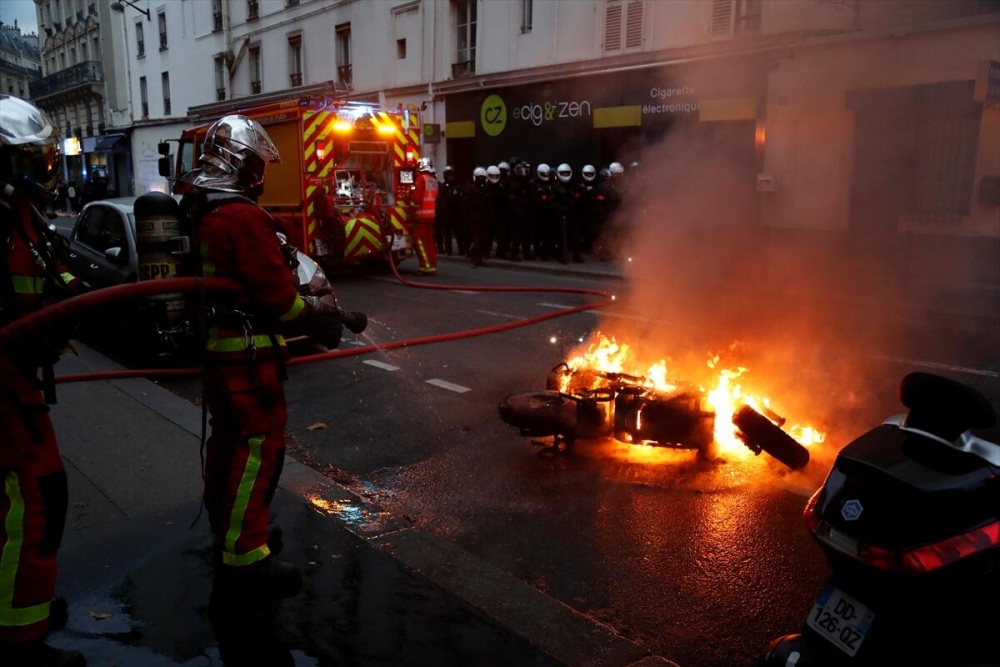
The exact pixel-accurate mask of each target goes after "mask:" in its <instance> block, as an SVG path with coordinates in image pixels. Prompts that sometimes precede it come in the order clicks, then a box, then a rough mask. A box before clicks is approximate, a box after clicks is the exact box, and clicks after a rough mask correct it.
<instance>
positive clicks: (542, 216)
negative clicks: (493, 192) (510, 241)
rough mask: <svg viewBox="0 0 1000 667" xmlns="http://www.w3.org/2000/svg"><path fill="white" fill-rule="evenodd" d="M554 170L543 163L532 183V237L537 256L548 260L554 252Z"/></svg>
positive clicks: (538, 167) (539, 166) (537, 169)
mask: <svg viewBox="0 0 1000 667" xmlns="http://www.w3.org/2000/svg"><path fill="white" fill-rule="evenodd" d="M551 179H552V169H551V168H550V167H549V165H547V164H545V163H544V162H542V163H541V164H539V165H538V166H537V167H535V179H534V181H532V190H533V191H534V197H533V198H532V220H531V235H532V237H533V238H534V241H535V254H536V255H538V258H539V259H542V260H547V259H548V258H549V255H550V254H551V253H552V252H553V248H552V229H551V228H552V215H553V213H552V202H551V201H550V199H551V197H552V183H551Z"/></svg>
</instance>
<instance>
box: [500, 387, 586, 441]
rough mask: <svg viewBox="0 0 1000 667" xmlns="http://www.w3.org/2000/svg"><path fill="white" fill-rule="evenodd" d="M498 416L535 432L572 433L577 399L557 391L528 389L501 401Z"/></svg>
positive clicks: (520, 427)
mask: <svg viewBox="0 0 1000 667" xmlns="http://www.w3.org/2000/svg"><path fill="white" fill-rule="evenodd" d="M499 412H500V419H502V420H503V421H504V422H505V423H507V424H510V425H511V426H515V427H517V428H519V429H521V430H522V431H524V432H525V433H526V434H529V435H535V436H548V435H573V434H574V432H575V431H576V402H575V401H572V400H570V399H568V398H566V397H565V396H563V395H561V394H560V393H559V392H556V391H527V392H524V393H521V394H513V395H511V396H508V397H507V398H505V399H503V400H502V401H500V406H499Z"/></svg>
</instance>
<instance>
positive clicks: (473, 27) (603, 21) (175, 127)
mask: <svg viewBox="0 0 1000 667" xmlns="http://www.w3.org/2000/svg"><path fill="white" fill-rule="evenodd" d="M136 4H137V6H138V7H139V8H140V9H143V10H147V11H149V12H150V19H148V20H147V18H146V17H145V16H143V15H141V14H140V13H138V12H136V11H134V10H128V14H127V16H128V18H127V20H126V29H127V32H128V44H129V48H130V49H131V50H132V52H133V53H136V54H138V53H142V55H137V56H136V58H135V59H134V60H133V61H132V66H131V77H130V85H131V98H132V100H133V115H134V117H135V120H136V124H137V126H139V127H142V125H143V124H147V125H148V127H147V129H146V130H143V131H142V132H141V133H140V131H139V130H137V131H136V134H135V135H134V136H135V138H136V141H137V142H138V143H137V144H136V147H135V151H134V152H135V155H136V160H137V162H136V173H137V174H139V175H140V178H139V180H141V181H142V182H141V183H140V182H137V186H136V187H137V190H140V191H142V190H145V189H150V188H154V187H155V188H157V189H161V188H165V187H166V182H165V181H163V180H162V179H159V177H158V176H157V175H156V174H155V171H154V169H155V163H156V158H157V157H158V156H157V154H156V153H155V144H156V143H157V142H158V141H160V140H164V139H170V138H176V137H177V136H178V135H179V134H180V130H181V129H183V127H186V126H188V125H189V124H190V123H189V121H187V120H186V118H187V116H188V113H189V110H190V109H191V108H195V109H196V111H197V107H199V106H202V105H207V104H210V103H214V102H218V101H222V100H242V101H244V102H245V103H246V105H248V106H249V105H252V104H254V103H255V101H256V100H259V99H261V98H262V97H271V98H273V97H274V96H275V95H279V96H280V95H288V96H289V97H293V96H295V95H298V94H302V93H303V92H305V91H308V90H313V89H314V88H310V87H311V86H317V85H318V84H322V83H324V82H338V83H342V84H345V85H347V86H348V87H349V89H350V91H351V93H350V96H351V98H352V99H354V100H361V101H370V102H372V103H377V104H380V105H383V106H386V107H391V108H397V107H403V108H407V109H410V110H412V111H416V112H419V118H420V121H421V123H423V124H424V125H425V129H426V130H431V132H425V137H427V138H431V137H433V140H432V141H430V142H428V143H427V145H426V146H425V154H429V155H431V156H432V157H433V158H434V159H435V163H436V164H438V165H443V164H445V163H449V164H452V165H454V166H455V167H456V168H457V169H458V170H459V173H468V172H470V171H471V169H472V168H473V167H474V166H476V165H487V164H491V163H496V162H499V161H500V160H504V159H510V158H511V157H513V156H518V157H521V158H524V159H527V160H529V161H531V162H532V163H535V164H537V163H539V162H548V163H550V164H552V165H553V166H554V165H555V164H558V163H560V162H569V163H570V164H571V165H572V166H573V167H574V168H576V169H579V168H580V167H581V166H582V165H583V164H585V163H592V164H595V165H597V166H603V165H606V164H607V163H608V162H610V161H611V160H618V161H622V162H625V163H628V162H630V161H632V160H639V161H640V162H641V161H643V160H644V159H645V158H646V157H649V156H651V155H653V154H654V153H653V151H652V149H653V148H655V147H656V146H658V145H661V144H662V143H663V142H664V141H665V140H666V139H667V138H669V137H678V136H684V137H689V138H691V142H690V143H692V144H697V143H698V142H702V143H704V144H706V145H711V146H714V147H716V148H718V149H719V150H721V151H723V152H725V153H726V154H727V155H729V156H731V160H730V162H731V164H730V165H729V168H730V171H732V172H733V173H735V174H736V177H735V178H734V179H733V182H734V183H736V182H737V181H738V187H732V188H730V189H729V193H730V199H732V200H733V201H737V202H738V205H736V204H734V205H733V207H732V210H731V211H730V212H728V213H726V215H732V216H733V217H734V218H738V220H739V224H740V225H743V226H746V227H748V228H753V229H761V228H763V229H774V230H807V231H815V232H817V233H823V234H825V233H829V232H839V233H846V234H847V235H856V234H860V233H862V232H863V233H871V235H875V236H877V235H878V234H875V233H874V232H872V231H871V230H874V229H878V230H881V234H883V235H884V234H890V235H894V236H897V237H900V238H901V237H903V236H905V237H906V238H907V239H910V240H912V239H914V238H925V239H928V240H929V242H930V243H931V244H934V243H937V241H938V240H940V239H938V238H937V237H942V238H943V237H947V238H948V239H949V240H950V239H955V238H965V239H966V240H968V239H982V238H988V239H990V240H991V241H990V242H991V243H992V242H993V241H1000V209H998V208H997V204H996V203H994V199H995V198H996V196H995V195H994V193H995V191H996V187H997V186H996V185H995V179H996V177H997V174H996V173H995V172H996V171H998V170H997V169H996V167H995V165H996V164H998V162H1000V155H998V150H1000V149H998V142H997V135H998V133H1000V129H998V123H1000V118H998V111H997V107H996V101H995V94H996V93H995V89H996V83H995V81H996V79H995V76H996V71H997V70H996V66H995V65H991V63H996V62H997V61H1000V41H998V40H997V39H996V35H997V30H998V28H1000V1H998V0H897V1H895V2H876V1H874V0H800V1H799V2H786V1H784V0H672V1H671V2H656V1H653V0H551V1H545V2H542V1H539V0H507V1H504V2H486V1H484V0H436V1H432V0H409V1H407V0H398V1H396V2H390V1H385V2H364V1H358V0H326V1H321V0H205V1H204V2H190V1H187V2H170V3H159V4H157V3H154V2H150V0H139V2H137V3H136ZM990 77H994V78H990ZM991 82H992V83H991ZM896 89H899V90H896ZM990 91H993V92H990ZM886 99H891V100H895V101H893V102H891V103H890V102H886V101H885V100H886ZM910 102H914V104H915V105H916V107H914V108H917V107H919V109H917V110H914V109H910V106H912V105H910V104H909V103H910ZM886 104H888V105H889V106H888V107H885V109H890V108H891V109H894V110H890V111H887V110H885V109H883V107H884V106H885V105H886ZM893 105H895V106H893ZM921 105H922V106H921ZM903 107H907V108H908V109H909V110H908V111H905V113H904V111H903V110H902V109H903ZM949 114H952V115H949ZM903 115H905V116H906V119H905V123H902V124H898V125H897V126H896V135H895V136H896V141H897V144H898V147H897V152H898V154H897V155H896V157H895V158H893V159H894V160H895V164H896V167H900V168H901V166H902V165H904V164H913V163H915V164H919V165H921V166H920V167H919V168H917V172H919V173H917V172H914V173H906V174H903V176H900V174H899V173H898V172H897V171H894V170H893V169H892V168H891V165H888V166H887V165H884V164H883V165H882V171H881V172H879V173H866V172H865V169H866V168H867V166H868V165H871V164H874V162H877V160H876V161H873V160H872V159H871V155H870V150H869V148H867V147H868V146H871V147H872V148H871V150H875V149H876V147H878V142H877V141H875V140H874V138H875V137H878V136H880V133H881V132H882V129H881V128H885V127H891V126H892V124H893V119H897V118H901V117H902V116H903ZM161 123H163V124H162V125H161ZM903 127H905V128H910V130H912V131H909V130H907V131H905V132H904V131H903V130H901V129H900V128H903ZM901 133H902V134H901ZM956 133H957V134H956ZM904 135H905V136H904ZM953 137H959V139H958V140H957V141H958V144H959V145H960V146H961V150H959V151H957V152H956V151H951V152H949V148H948V147H949V146H950V145H951V144H950V142H951V141H952V138H953ZM684 158H685V159H697V156H684ZM139 160H142V161H143V164H141V165H140V164H139ZM908 161H909V162H908ZM911 171H912V170H911ZM904 183H905V184H906V186H905V187H906V188H909V189H911V190H912V189H919V190H920V191H922V192H924V193H926V194H925V195H924V196H923V200H924V202H925V203H923V204H920V205H917V204H915V203H913V202H912V201H910V200H908V199H907V197H906V196H905V195H904V194H903V192H902V190H901V188H903V185H902V184H904ZM888 184H893V188H895V189H894V190H893V189H892V188H889V189H885V188H884V187H883V186H886V187H888ZM890 190H891V192H890ZM910 199H911V200H912V198H910ZM902 201H906V202H907V203H906V205H905V206H902V205H901V204H900V202H902ZM942 202H947V203H942ZM736 211H739V214H738V215H737V214H736V213H735V212H736ZM866 216H867V217H868V218H871V219H870V220H869V219H863V218H865V217H866ZM876 219H877V220H876ZM998 278H1000V277H998Z"/></svg>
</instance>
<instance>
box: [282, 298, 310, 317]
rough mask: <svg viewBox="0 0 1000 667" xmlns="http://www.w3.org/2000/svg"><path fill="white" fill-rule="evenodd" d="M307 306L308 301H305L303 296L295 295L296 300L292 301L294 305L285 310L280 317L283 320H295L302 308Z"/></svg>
mask: <svg viewBox="0 0 1000 667" xmlns="http://www.w3.org/2000/svg"><path fill="white" fill-rule="evenodd" d="M305 307H306V302H305V301H303V299H302V297H301V296H299V295H298V294H296V295H295V301H294V302H293V303H292V307H291V308H289V309H288V310H287V311H285V314H284V315H282V316H281V317H279V318H278V319H279V320H281V321H282V322H289V321H291V320H294V319H295V318H296V317H298V316H299V313H301V312H302V309H303V308H305Z"/></svg>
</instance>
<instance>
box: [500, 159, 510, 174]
mask: <svg viewBox="0 0 1000 667" xmlns="http://www.w3.org/2000/svg"><path fill="white" fill-rule="evenodd" d="M497 167H499V168H500V173H501V174H509V173H510V163H509V162H507V161H506V160H504V161H503V162H501V163H500V164H498V165H497Z"/></svg>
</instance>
